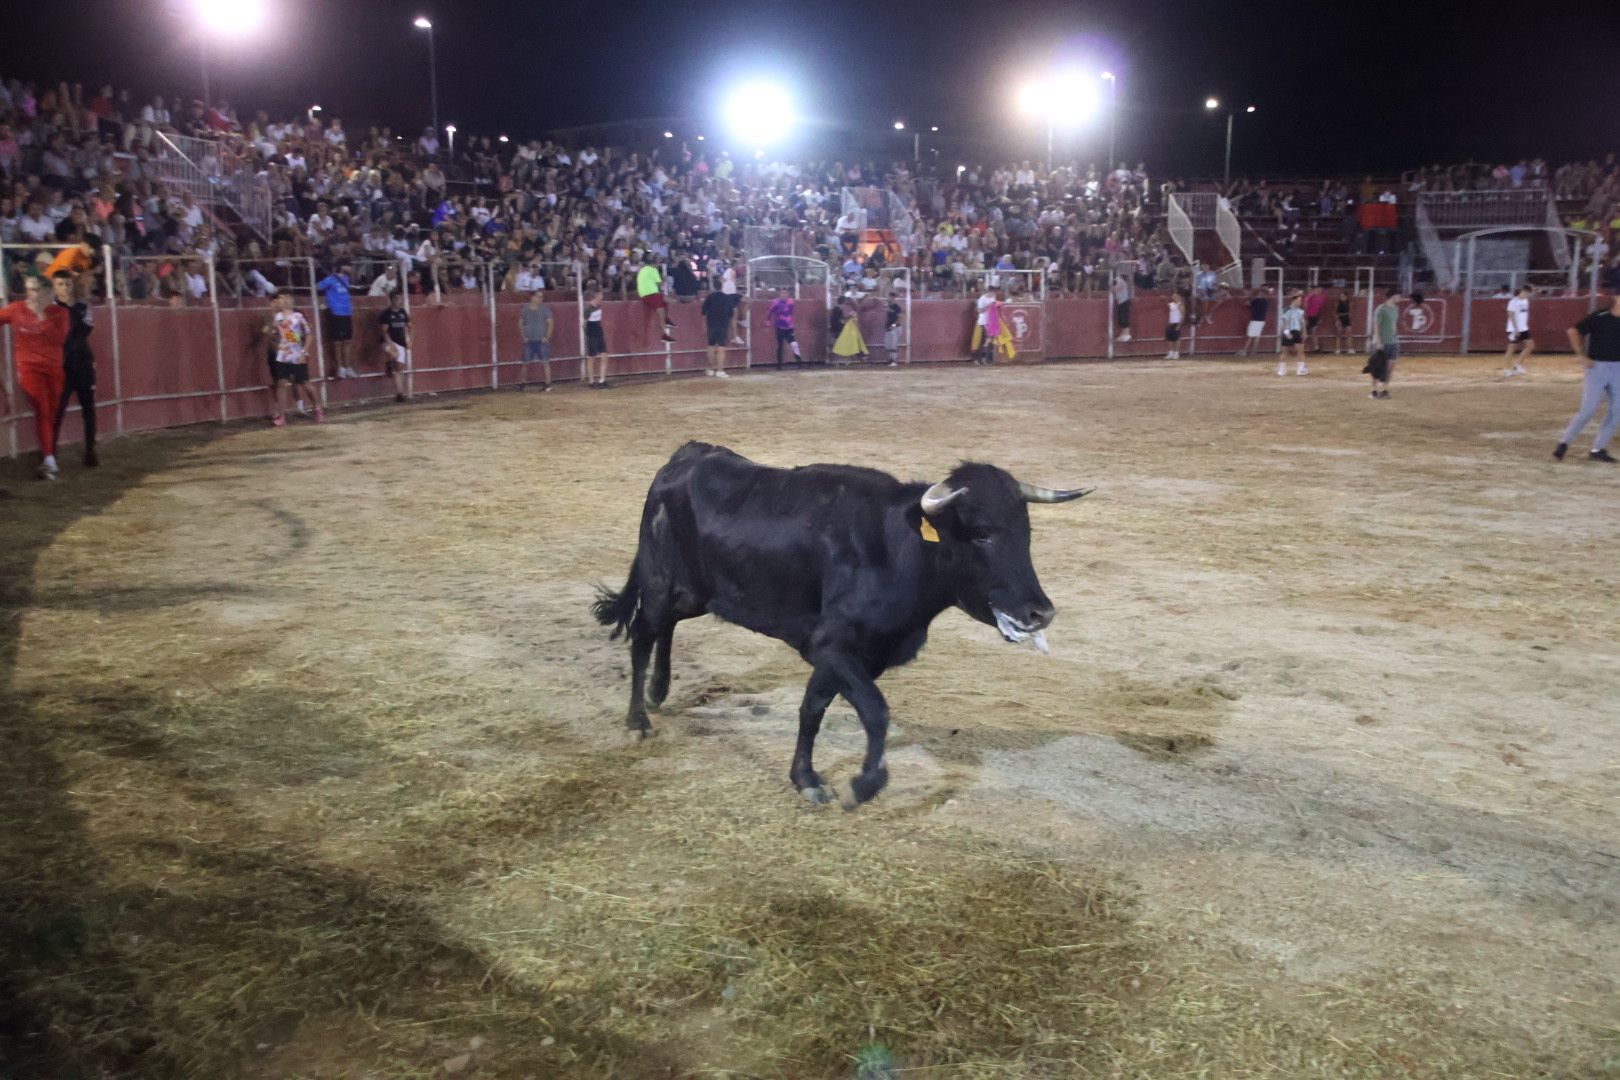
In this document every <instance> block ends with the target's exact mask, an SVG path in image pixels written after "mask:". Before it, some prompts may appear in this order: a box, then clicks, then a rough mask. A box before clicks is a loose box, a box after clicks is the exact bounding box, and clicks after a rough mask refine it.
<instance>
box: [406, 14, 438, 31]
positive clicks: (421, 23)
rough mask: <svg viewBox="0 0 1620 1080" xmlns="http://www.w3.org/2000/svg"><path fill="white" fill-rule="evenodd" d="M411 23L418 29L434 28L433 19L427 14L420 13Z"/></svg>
mask: <svg viewBox="0 0 1620 1080" xmlns="http://www.w3.org/2000/svg"><path fill="white" fill-rule="evenodd" d="M411 25H412V26H414V27H416V28H417V29H418V30H431V29H433V21H432V20H431V19H429V18H428V17H427V16H426V15H418V16H417V17H416V21H415V22H413V23H411Z"/></svg>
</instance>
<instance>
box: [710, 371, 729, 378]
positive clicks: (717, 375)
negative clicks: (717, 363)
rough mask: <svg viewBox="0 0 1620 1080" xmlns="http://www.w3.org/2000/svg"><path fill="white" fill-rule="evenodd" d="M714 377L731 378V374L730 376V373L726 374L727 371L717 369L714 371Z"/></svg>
mask: <svg viewBox="0 0 1620 1080" xmlns="http://www.w3.org/2000/svg"><path fill="white" fill-rule="evenodd" d="M714 377H715V378H717V379H729V378H731V376H730V375H727V374H726V373H725V372H723V371H717V372H715V373H714Z"/></svg>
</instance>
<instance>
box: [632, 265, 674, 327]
mask: <svg viewBox="0 0 1620 1080" xmlns="http://www.w3.org/2000/svg"><path fill="white" fill-rule="evenodd" d="M636 295H637V296H639V297H641V303H642V306H643V307H645V308H647V309H648V310H649V311H656V312H658V314H659V315H661V316H663V320H664V340H665V341H674V340H675V324H674V323H672V322H670V320H669V302H668V301H667V300H665V299H664V278H663V275H662V274H660V273H659V272H658V267H657V266H656V265H655V264H654V263H652V262H648V263H647V264H645V265H644V266H642V268H641V269H640V270H638V271H636Z"/></svg>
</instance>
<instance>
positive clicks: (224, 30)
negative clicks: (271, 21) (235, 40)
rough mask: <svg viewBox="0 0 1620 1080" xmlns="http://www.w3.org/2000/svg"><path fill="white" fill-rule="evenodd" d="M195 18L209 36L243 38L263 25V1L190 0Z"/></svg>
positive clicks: (264, 13)
mask: <svg viewBox="0 0 1620 1080" xmlns="http://www.w3.org/2000/svg"><path fill="white" fill-rule="evenodd" d="M192 4H193V8H194V10H195V11H196V13H197V18H198V19H199V20H201V22H202V24H203V26H204V27H206V28H207V29H208V32H209V33H211V34H217V35H219V36H220V37H245V36H247V35H248V34H251V33H253V32H255V31H256V30H258V29H259V28H260V27H262V26H263V25H264V21H265V15H266V12H265V9H264V0H192Z"/></svg>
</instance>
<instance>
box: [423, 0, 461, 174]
mask: <svg viewBox="0 0 1620 1080" xmlns="http://www.w3.org/2000/svg"><path fill="white" fill-rule="evenodd" d="M412 25H413V26H415V27H416V28H417V29H418V30H426V31H427V36H428V94H429V95H430V96H431V98H432V101H433V134H434V135H437V134H438V133H439V58H438V56H436V55H435V54H434V52H433V21H432V20H431V19H429V18H428V17H427V16H426V15H418V16H417V17H416V22H414V23H413V24H412ZM455 141H456V140H455V136H454V135H452V136H451V137H450V144H451V146H452V147H454V145H455Z"/></svg>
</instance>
